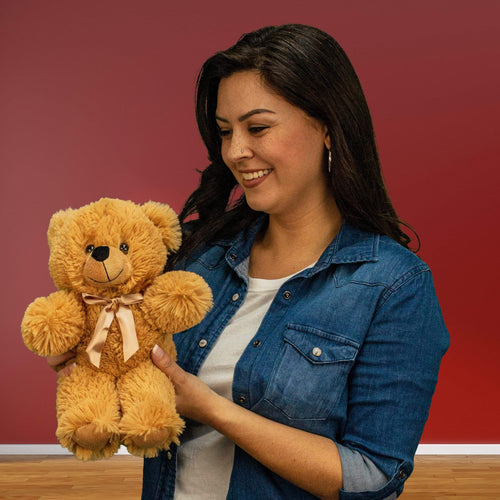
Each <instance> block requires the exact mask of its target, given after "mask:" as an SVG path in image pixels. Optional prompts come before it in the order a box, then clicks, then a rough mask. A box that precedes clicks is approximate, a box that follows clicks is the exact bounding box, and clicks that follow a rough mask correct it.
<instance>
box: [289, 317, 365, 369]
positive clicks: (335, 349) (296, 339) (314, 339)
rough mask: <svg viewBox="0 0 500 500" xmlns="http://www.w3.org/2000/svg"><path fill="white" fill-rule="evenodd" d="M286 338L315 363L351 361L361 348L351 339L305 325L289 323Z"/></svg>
mask: <svg viewBox="0 0 500 500" xmlns="http://www.w3.org/2000/svg"><path fill="white" fill-rule="evenodd" d="M284 340H285V342H286V343H288V344H290V345H291V346H292V347H294V348H295V349H296V350H297V351H298V352H299V353H300V354H302V356H304V357H305V358H306V359H307V360H308V361H309V362H310V363H313V364H329V363H342V362H350V361H353V360H354V358H355V357H356V354H357V353H358V349H359V345H358V344H357V343H356V342H354V341H352V340H350V339H347V338H345V337H341V336H339V335H335V334H332V333H327V332H324V331H322V330H318V329H316V328H311V327H308V326H303V325H288V326H287V330H286V332H285V336H284Z"/></svg>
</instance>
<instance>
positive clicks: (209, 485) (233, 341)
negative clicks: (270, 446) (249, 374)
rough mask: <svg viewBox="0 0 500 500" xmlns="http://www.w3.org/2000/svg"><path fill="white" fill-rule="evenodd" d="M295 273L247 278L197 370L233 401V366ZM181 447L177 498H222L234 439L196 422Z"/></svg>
mask: <svg viewBox="0 0 500 500" xmlns="http://www.w3.org/2000/svg"><path fill="white" fill-rule="evenodd" d="M290 277H291V276H287V277H285V278H279V279H273V280H266V279H258V278H249V283H248V291H247V295H246V297H245V300H244V301H243V303H242V305H241V306H240V308H239V309H238V311H237V312H236V313H235V315H234V316H233V318H232V319H231V320H230V322H229V323H228V324H227V326H226V328H225V329H224V331H223V332H222V333H221V335H220V337H219V338H218V339H217V342H216V343H215V345H214V347H213V349H212V350H211V352H210V353H209V355H208V356H207V358H206V360H205V361H204V363H203V365H202V366H201V368H200V371H199V373H198V376H199V377H200V378H201V380H203V381H204V382H205V383H206V384H207V385H208V386H209V387H211V388H212V389H213V390H214V391H215V392H217V393H218V394H220V395H221V396H224V397H225V398H227V399H229V400H231V401H232V399H233V398H232V386H233V376H234V368H235V366H236V363H237V362H238V360H239V359H240V357H241V355H242V354H243V351H244V350H245V349H246V347H247V345H248V344H249V342H250V341H251V340H252V338H253V337H254V336H255V334H256V333H257V330H258V329H259V326H260V324H261V323H262V319H263V318H264V316H265V314H266V312H267V310H268V309H269V306H270V305H271V302H272V301H273V299H274V296H275V295H276V292H277V291H278V290H279V289H280V287H281V285H282V284H283V283H285V281H287V280H288V279H289V278H290ZM181 441H182V445H181V446H180V447H179V450H178V452H177V478H176V485H175V496H174V498H175V500H201V499H203V500H206V499H208V498H210V499H213V500H216V499H224V498H226V495H227V492H228V489H229V480H230V478H231V471H232V469H233V457H234V444H233V443H232V442H231V441H230V440H229V439H228V438H226V437H224V436H223V435H222V434H220V433H219V432H217V431H216V430H214V429H212V428H211V427H209V426H206V425H200V424H196V423H194V424H193V425H192V426H190V427H189V429H188V430H186V432H185V433H184V434H183V436H182V437H181Z"/></svg>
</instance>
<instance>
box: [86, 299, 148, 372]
mask: <svg viewBox="0 0 500 500" xmlns="http://www.w3.org/2000/svg"><path fill="white" fill-rule="evenodd" d="M82 297H83V301H84V302H85V303H86V304H89V305H97V304H104V307H103V308H102V311H101V314H99V318H98V319H97V324H96V325H95V329H94V335H93V336H92V339H91V340H90V343H89V345H88V347H87V354H88V356H89V359H90V362H91V363H92V364H93V365H94V366H97V368H99V365H100V363H101V353H102V350H103V349H104V344H105V343H106V338H107V336H108V331H109V327H110V326H111V323H112V322H113V320H114V319H115V317H116V319H117V320H118V325H119V327H120V331H121V334H122V338H123V359H124V360H125V361H127V360H128V359H130V358H131V356H132V355H133V354H134V353H135V352H137V351H138V350H139V341H138V340H137V332H136V331H135V322H134V315H133V314H132V311H131V309H130V307H129V306H130V305H131V304H137V303H139V302H142V301H143V300H144V297H143V296H142V294H140V293H131V294H128V295H122V296H120V297H114V298H112V299H110V298H108V297H100V296H99V295H92V294H90V293H82Z"/></svg>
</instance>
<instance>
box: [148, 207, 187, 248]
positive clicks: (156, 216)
mask: <svg viewBox="0 0 500 500" xmlns="http://www.w3.org/2000/svg"><path fill="white" fill-rule="evenodd" d="M141 208H142V210H143V211H144V213H145V214H146V216H147V217H148V218H149V219H150V220H151V221H152V222H153V224H154V225H155V226H156V227H157V228H158V229H159V230H160V233H161V236H162V239H163V243H164V244H165V246H166V247H167V250H168V252H169V253H170V252H175V251H176V250H178V249H179V247H180V246H181V238H182V232H181V225H180V224H179V219H178V217H177V215H176V213H175V212H174V211H173V210H172V209H171V208H170V207H169V206H168V205H165V204H164V203H157V202H155V201H148V202H147V203H144V205H142V207H141Z"/></svg>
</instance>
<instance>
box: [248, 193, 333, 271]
mask: <svg viewBox="0 0 500 500" xmlns="http://www.w3.org/2000/svg"><path fill="white" fill-rule="evenodd" d="M341 225H342V217H341V215H340V211H339V209H338V207H337V205H336V204H335V201H334V200H333V199H332V198H330V200H328V202H325V203H322V204H319V205H318V206H316V207H315V209H314V210H311V211H309V212H305V211H303V212H302V213H300V214H298V215H296V216H292V215H290V214H286V215H285V216H278V215H272V214H271V215H270V216H269V224H268V226H267V227H266V230H265V231H264V232H263V234H261V235H259V236H258V237H257V238H256V240H255V242H254V244H253V246H252V250H251V253H250V266H249V274H250V276H252V277H253V278H267V279H274V278H282V277H284V276H289V275H290V274H294V273H296V272H298V271H300V270H301V269H304V268H305V267H307V266H309V265H311V264H312V263H314V262H316V261H317V260H318V259H319V257H320V256H321V254H322V253H323V252H324V251H325V249H326V247H327V246H328V245H329V244H330V242H331V241H332V240H333V238H334V237H335V235H336V234H337V233H338V232H339V230H340V227H341Z"/></svg>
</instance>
